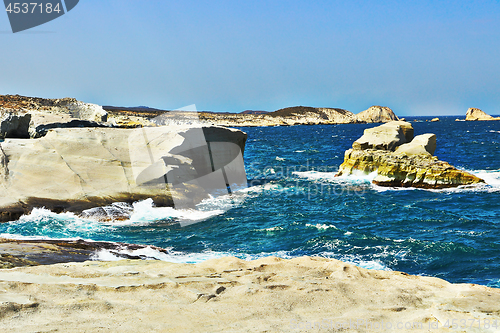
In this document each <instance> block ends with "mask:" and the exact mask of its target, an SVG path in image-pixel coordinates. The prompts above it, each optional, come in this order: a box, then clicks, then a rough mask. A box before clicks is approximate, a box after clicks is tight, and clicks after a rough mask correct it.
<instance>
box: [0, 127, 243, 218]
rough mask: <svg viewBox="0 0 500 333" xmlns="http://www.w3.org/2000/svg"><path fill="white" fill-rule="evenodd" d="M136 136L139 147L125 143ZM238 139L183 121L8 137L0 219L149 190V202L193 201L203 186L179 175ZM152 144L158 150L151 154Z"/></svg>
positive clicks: (231, 132) (219, 158) (0, 162)
mask: <svg viewBox="0 0 500 333" xmlns="http://www.w3.org/2000/svg"><path fill="white" fill-rule="evenodd" d="M134 135H135V136H134ZM146 138H147V139H146ZM193 138H194V139H193ZM199 139H203V142H201V141H200V140H199ZM140 140H146V141H147V143H145V145H144V147H143V148H144V149H131V147H132V145H134V144H135V143H136V142H137V141H140ZM205 140H206V141H205ZM245 141H246V134H245V133H244V132H242V131H239V130H235V129H227V128H222V127H208V128H205V127H203V128H202V127H198V128H193V127H189V126H168V127H148V128H142V129H140V130H139V131H137V130H133V129H117V128H55V129H51V130H49V131H48V132H47V134H46V135H45V136H44V137H42V138H39V139H7V140H5V141H4V142H1V143H0V220H3V221H8V220H13V219H17V218H18V217H19V216H20V215H22V214H26V213H29V212H30V211H31V210H32V209H33V208H36V207H45V208H47V209H50V210H52V211H55V212H61V211H71V212H76V213H81V212H82V211H83V210H85V209H90V208H94V207H99V206H106V205H109V204H112V203H115V202H126V203H133V202H136V201H140V200H145V199H149V198H151V199H152V200H153V202H154V204H155V205H156V206H173V205H174V202H182V203H183V204H185V205H186V206H188V207H194V205H195V204H197V203H198V202H200V200H202V199H204V198H206V197H207V195H208V194H207V192H206V190H207V187H206V186H201V185H199V183H186V184H185V185H184V182H188V181H190V180H192V179H198V178H200V177H204V176H205V175H208V174H210V173H211V172H213V171H214V170H218V169H220V168H221V167H222V166H224V165H227V164H228V163H230V162H231V161H233V159H234V158H235V155H236V154H238V153H241V154H243V151H244V146H245ZM143 142H144V141H143ZM203 143H204V144H205V145H207V143H208V144H210V145H211V150H207V149H205V150H204V149H203V147H206V146H201V144H203ZM220 143H231V144H232V147H235V149H233V150H230V149H227V145H226V146H223V145H221V144H220ZM151 152H157V153H158V154H160V156H159V157H155V159H154V160H152V157H151V156H152V155H151ZM209 155H210V156H209ZM243 176H244V175H243ZM167 179H168V181H167ZM229 181H231V179H230V180H229ZM244 181H245V183H246V177H245V178H244ZM174 185H175V186H174ZM224 187H225V186H224ZM174 188H175V189H174ZM176 200H177V201H176Z"/></svg>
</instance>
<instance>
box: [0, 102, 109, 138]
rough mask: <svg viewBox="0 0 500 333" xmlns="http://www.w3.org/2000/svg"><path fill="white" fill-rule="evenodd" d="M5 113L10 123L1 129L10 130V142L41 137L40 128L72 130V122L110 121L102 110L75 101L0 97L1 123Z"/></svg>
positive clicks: (6, 122)
mask: <svg viewBox="0 0 500 333" xmlns="http://www.w3.org/2000/svg"><path fill="white" fill-rule="evenodd" d="M2 113H3V114H10V115H11V116H10V118H9V119H6V120H5V121H2V127H4V126H9V127H10V128H11V129H10V134H9V135H7V136H6V137H10V138H27V137H33V138H34V137H39V136H40V131H39V128H42V127H44V126H45V125H48V124H64V126H65V127H70V126H71V124H70V122H71V121H74V120H81V121H88V122H99V123H103V122H106V121H107V112H106V111H105V110H104V109H103V108H102V107H101V106H99V105H96V104H91V103H84V102H80V101H77V100H76V99H74V98H61V99H49V98H37V97H26V96H19V95H0V119H1V117H2V116H1V114H2ZM6 124H8V125H6ZM26 124H27V125H28V129H26ZM73 124H74V123H73ZM12 128H14V129H12ZM2 132H3V130H2ZM0 136H1V133H0Z"/></svg>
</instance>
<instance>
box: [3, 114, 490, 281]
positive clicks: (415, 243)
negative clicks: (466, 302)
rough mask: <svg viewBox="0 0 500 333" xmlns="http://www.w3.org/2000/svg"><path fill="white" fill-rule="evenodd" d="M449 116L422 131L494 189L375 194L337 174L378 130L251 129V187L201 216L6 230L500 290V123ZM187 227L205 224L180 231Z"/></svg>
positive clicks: (36, 218)
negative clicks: (344, 267) (309, 261)
mask: <svg viewBox="0 0 500 333" xmlns="http://www.w3.org/2000/svg"><path fill="white" fill-rule="evenodd" d="M413 119H414V118H409V120H413ZM415 119H419V120H425V119H426V118H415ZM441 119H442V121H441V122H436V123H430V122H425V121H424V122H413V123H412V124H413V127H414V129H415V134H416V135H418V134H423V133H435V134H436V135H437V138H438V144H437V146H438V147H437V150H436V153H435V154H436V156H438V157H439V158H440V159H442V160H445V161H447V162H450V163H451V164H452V165H455V166H456V167H458V168H461V169H465V170H468V171H470V172H472V173H475V174H477V175H478V176H480V177H482V178H484V179H485V180H486V181H487V183H488V185H482V186H478V187H469V188H458V189H449V190H420V189H394V188H380V187H377V186H374V185H372V184H371V183H370V181H369V177H333V176H334V174H335V173H336V171H337V170H338V166H339V165H340V164H341V163H342V161H343V154H344V151H345V150H346V149H348V148H349V147H350V146H351V144H352V142H353V141H354V140H355V139H357V138H358V137H360V136H361V134H362V132H363V130H364V129H365V128H368V127H373V126H375V125H373V124H371V125H361V124H352V125H316V126H294V127H260V128H242V130H243V131H245V132H247V133H248V142H247V148H246V151H245V165H246V171H247V176H248V180H249V186H250V187H249V188H248V189H245V190H242V191H238V192H236V193H234V194H233V195H231V196H230V195H227V196H223V197H219V198H214V199H210V200H206V201H204V202H203V203H202V204H200V205H199V207H198V208H199V209H198V210H197V211H176V210H175V209H173V208H154V207H152V206H151V203H150V202H149V201H144V202H140V203H137V204H136V205H135V206H134V207H133V209H134V211H133V214H132V217H131V218H130V220H127V221H119V222H109V223H101V222H97V221H92V220H85V219H80V218H77V217H75V216H74V215H72V214H54V213H52V212H49V211H47V210H44V209H37V210H35V211H33V213H31V214H30V215H29V216H23V217H22V218H21V219H20V220H19V221H15V222H11V223H5V224H0V234H1V235H0V236H3V237H40V238H82V239H88V240H95V241H113V242H124V243H136V244H147V245H155V246H159V247H163V248H168V249H169V250H170V254H168V255H167V254H164V253H158V252H156V251H154V250H153V249H151V251H149V252H148V251H147V250H142V251H143V252H142V255H144V256H146V257H154V258H157V259H162V260H170V261H176V262H199V261H202V260H205V259H208V258H213V257H220V256H227V255H234V256H238V257H241V258H244V259H252V258H258V257H262V256H267V255H275V256H279V257H283V258H289V257H295V256H302V255H312V256H323V257H328V258H336V259H341V260H344V261H348V262H351V263H355V264H357V265H359V266H362V267H366V268H375V269H386V270H399V271H404V272H407V273H410V274H420V275H429V276H436V277H440V278H444V279H446V280H448V281H450V282H467V283H479V284H485V285H490V286H496V287H500V261H499V260H498V258H499V256H500V122H456V121H454V120H455V117H441ZM179 220H196V221H201V222H199V223H195V224H191V225H189V226H186V227H180V226H179V225H178V224H177V223H175V222H176V221H179ZM123 251H125V252H126V251H127V249H124V250H123ZM96 258H100V259H115V258H116V253H115V254H113V253H109V252H105V251H102V252H100V253H98V254H96Z"/></svg>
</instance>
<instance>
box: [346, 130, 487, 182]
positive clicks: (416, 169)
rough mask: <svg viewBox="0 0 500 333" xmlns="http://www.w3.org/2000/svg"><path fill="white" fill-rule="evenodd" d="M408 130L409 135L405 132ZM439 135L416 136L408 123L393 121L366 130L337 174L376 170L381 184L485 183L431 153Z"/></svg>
mask: <svg viewBox="0 0 500 333" xmlns="http://www.w3.org/2000/svg"><path fill="white" fill-rule="evenodd" d="M405 133H406V135H405ZM435 149H436V136H435V135H434V134H423V135H419V136H416V137H415V138H413V128H412V127H411V125H410V124H409V123H405V122H391V123H387V124H384V125H381V126H378V127H375V128H371V129H367V130H365V134H364V135H363V136H362V137H361V138H360V139H358V140H356V141H355V142H354V144H353V149H349V150H347V151H346V152H345V158H344V163H342V164H341V165H340V167H339V172H338V174H337V175H338V176H341V175H350V174H370V173H372V172H375V171H376V172H377V176H376V177H375V178H374V179H373V183H374V184H377V185H380V186H395V187H418V188H435V189H438V188H447V187H456V186H460V185H470V184H477V183H484V181H483V180H482V179H480V178H478V177H476V176H474V175H472V174H470V173H468V172H465V171H462V170H458V169H456V168H454V167H453V166H451V165H450V164H448V163H447V162H443V161H440V160H438V158H437V157H435V156H432V154H433V153H434V151H435Z"/></svg>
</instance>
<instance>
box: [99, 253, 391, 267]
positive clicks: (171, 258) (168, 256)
mask: <svg viewBox="0 0 500 333" xmlns="http://www.w3.org/2000/svg"><path fill="white" fill-rule="evenodd" d="M167 251H168V252H167V253H165V252H163V251H159V250H158V249H155V248H152V247H144V248H141V249H137V250H130V249H127V248H123V249H118V250H107V249H102V250H100V251H98V252H96V253H95V254H94V255H93V256H92V260H95V261H117V260H123V258H124V257H141V258H143V259H149V260H151V259H154V260H161V261H167V262H173V263H183V264H196V263H200V262H203V261H206V260H210V259H216V258H222V257H236V258H239V259H243V260H247V261H250V260H256V259H261V258H264V257H269V256H273V257H278V258H282V259H292V258H295V257H297V256H295V255H292V254H291V253H290V251H276V252H261V253H256V254H250V253H239V252H219V251H209V250H207V251H203V252H197V253H184V252H178V251H173V250H172V249H167ZM314 256H315V257H322V258H329V259H336V260H341V261H343V262H346V263H349V264H352V265H355V266H358V267H362V268H366V269H373V270H384V271H390V270H391V269H390V268H389V267H387V266H386V265H384V264H383V263H382V262H381V261H380V260H377V259H373V260H365V259H362V258H360V257H357V256H355V255H341V256H339V255H338V254H337V253H330V252H323V253H320V254H318V255H314Z"/></svg>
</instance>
